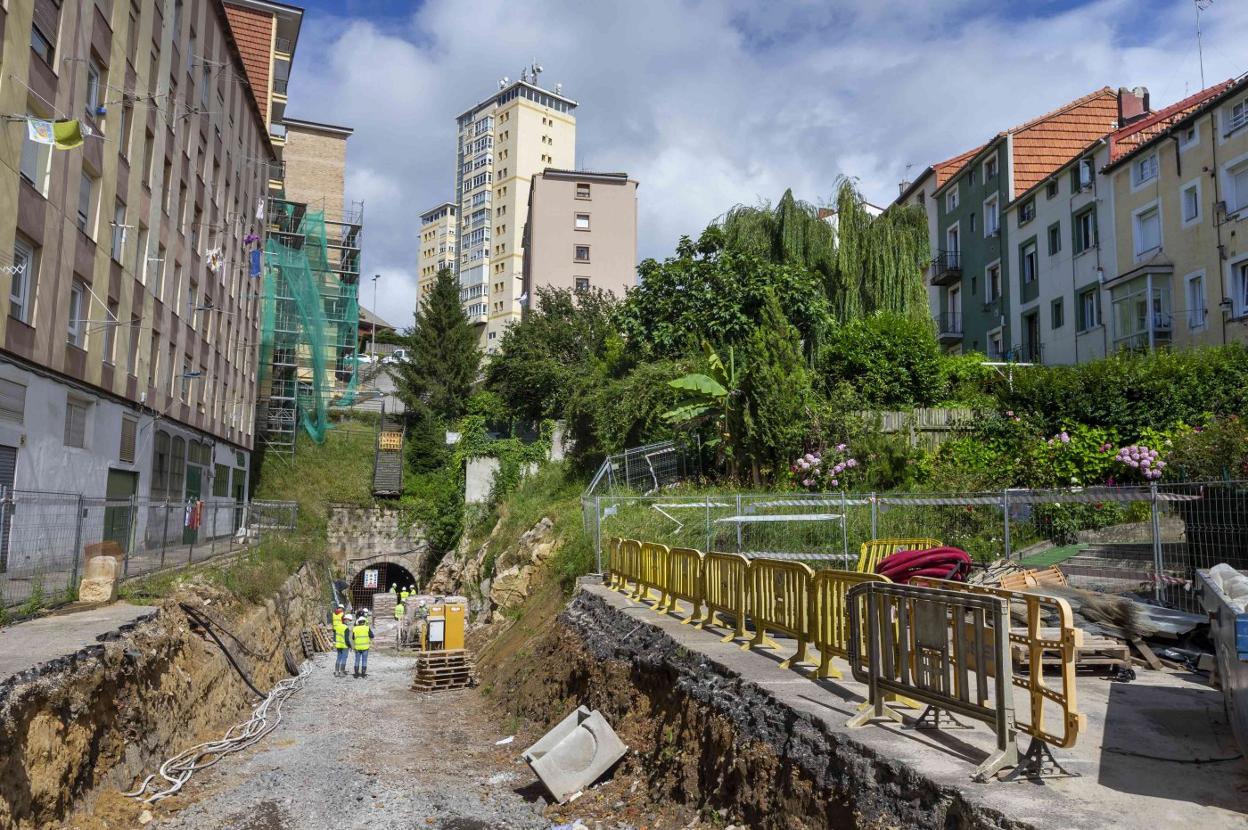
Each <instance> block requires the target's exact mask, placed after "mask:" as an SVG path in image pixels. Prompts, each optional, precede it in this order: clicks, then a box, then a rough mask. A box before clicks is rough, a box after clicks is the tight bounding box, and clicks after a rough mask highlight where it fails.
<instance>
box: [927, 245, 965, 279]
mask: <svg viewBox="0 0 1248 830" xmlns="http://www.w3.org/2000/svg"><path fill="white" fill-rule="evenodd" d="M929 273H930V275H931V277H930V280H931V283H932V285H951V284H953V283H955V282H957V281H958V280H960V279H962V255H961V254H960V253H959V252H958V251H941V252H939V253H938V254H937V255H936V258H935V259H933V260H932V265H931V269H930V271H929Z"/></svg>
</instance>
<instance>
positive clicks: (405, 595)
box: [399, 591, 409, 602]
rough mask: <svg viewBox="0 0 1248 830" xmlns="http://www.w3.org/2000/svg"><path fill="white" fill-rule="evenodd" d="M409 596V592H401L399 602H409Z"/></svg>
mask: <svg viewBox="0 0 1248 830" xmlns="http://www.w3.org/2000/svg"><path fill="white" fill-rule="evenodd" d="M408 596H409V594H408V593H407V591H399V602H407V598H408Z"/></svg>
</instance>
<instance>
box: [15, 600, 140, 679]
mask: <svg viewBox="0 0 1248 830" xmlns="http://www.w3.org/2000/svg"><path fill="white" fill-rule="evenodd" d="M155 611H156V609H155V608H154V607H152V606H148V605H130V604H129V603H126V602H116V603H113V604H112V605H104V606H101V607H99V608H88V609H85V610H82V611H69V612H63V613H60V614H54V615H52V616H47V617H39V618H37V619H33V620H27V621H26V622H21V623H17V624H16V625H10V626H7V627H5V628H0V682H3V681H5V680H7V679H8V678H9V677H11V676H13V675H15V674H18V673H20V672H24V671H26V670H27V669H31V668H34V667H35V666H38V665H39V664H41V663H46V662H48V661H49V660H54V659H56V658H58V657H64V656H66V655H69V654H73V653H74V652H77V651H80V650H81V649H84V648H86V647H87V646H92V645H95V644H96V643H98V642H99V637H100V635H102V634H107V633H109V632H111V631H116V630H117V629H118V628H120V627H121V626H123V625H129V624H130V623H133V622H135V621H136V620H139V619H141V618H143V617H146V616H147V615H149V614H152V613H154V612H155Z"/></svg>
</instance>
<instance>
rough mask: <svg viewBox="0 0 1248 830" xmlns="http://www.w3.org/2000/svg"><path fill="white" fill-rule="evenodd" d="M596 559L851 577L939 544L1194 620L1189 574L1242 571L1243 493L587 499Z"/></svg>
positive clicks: (1211, 489)
mask: <svg viewBox="0 0 1248 830" xmlns="http://www.w3.org/2000/svg"><path fill="white" fill-rule="evenodd" d="M583 506H584V510H585V517H586V528H587V531H588V532H589V534H590V538H591V540H592V541H593V543H594V544H595V547H596V549H597V551H598V556H599V558H598V562H599V570H601V563H602V559H601V555H602V549H603V540H604V539H606V538H609V537H612V536H620V537H627V538H634V539H640V540H644V541H654V542H661V543H663V544H667V545H672V546H680V547H691V548H696V549H699V550H716V551H727V552H737V553H743V554H746V555H751V556H767V557H770V558H781V559H796V560H801V561H806V562H809V563H810V564H811V565H812V566H814V567H824V568H843V567H851V566H852V564H853V563H854V561H855V560H856V559H857V555H858V550H859V547H860V546H861V544H862V543H863V542H865V541H867V540H869V539H879V538H906V539H923V538H927V539H937V540H939V541H940V542H941V543H943V544H946V545H952V546H955V547H959V548H962V549H964V550H966V551H968V552H969V553H971V554H972V555H974V556H975V558H976V559H978V560H980V561H991V560H993V559H997V558H1000V557H1005V558H1008V559H1013V560H1017V561H1020V562H1022V563H1023V564H1024V565H1026V566H1029V567H1043V566H1047V565H1051V564H1056V565H1059V566H1060V567H1061V568H1062V569H1063V571H1065V573H1066V574H1067V576H1068V577H1069V578H1071V581H1072V582H1075V583H1077V584H1080V585H1083V586H1085V587H1089V588H1094V589H1097V590H1105V591H1111V592H1130V591H1145V592H1147V593H1149V594H1151V595H1152V596H1154V597H1155V598H1156V599H1157V600H1160V601H1162V602H1165V603H1167V604H1170V605H1174V606H1177V607H1181V608H1185V609H1189V610H1198V601H1197V598H1196V597H1195V596H1193V595H1192V594H1191V592H1190V586H1191V580H1192V575H1193V573H1194V571H1195V569H1198V568H1208V567H1211V566H1213V565H1215V564H1217V563H1218V562H1227V563H1229V564H1231V565H1233V566H1235V567H1237V568H1242V569H1248V483H1246V482H1208V483H1197V484H1174V485H1169V484H1167V485H1151V486H1140V487H1095V488H1083V489H1078V488H1074V489H1068V490H1016V489H1010V490H1001V491H994V492H981V493H767V494H738V493H720V494H715V493H711V494H699V495H696V496H692V495H676V494H674V493H670V492H669V493H666V494H651V495H645V496H641V495H613V494H592V493H587V494H586V496H585V497H584V499H583Z"/></svg>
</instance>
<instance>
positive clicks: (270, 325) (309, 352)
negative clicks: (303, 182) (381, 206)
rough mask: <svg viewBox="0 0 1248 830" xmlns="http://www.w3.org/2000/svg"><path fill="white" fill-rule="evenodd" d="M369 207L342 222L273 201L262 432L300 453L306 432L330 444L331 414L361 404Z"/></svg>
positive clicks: (271, 445)
mask: <svg viewBox="0 0 1248 830" xmlns="http://www.w3.org/2000/svg"><path fill="white" fill-rule="evenodd" d="M363 213H364V210H363V204H362V203H359V202H355V203H352V205H351V207H350V208H349V209H348V210H345V211H344V212H343V215H342V216H341V217H339V218H337V219H334V218H330V217H327V216H326V215H325V211H324V210H310V209H309V206H308V204H307V203H306V202H297V201H293V200H291V199H287V198H285V194H284V193H282V192H280V191H278V193H277V194H276V195H272V196H270V198H269V201H268V209H267V211H266V216H267V220H268V222H267V226H268V227H267V229H268V234H267V239H266V241H265V245H264V252H265V256H264V273H263V283H264V286H263V290H264V298H263V306H262V317H261V330H260V378H259V387H260V406H259V412H258V415H259V422H260V432H261V434H262V436H263V439H264V442H265V449H266V451H271V452H274V453H277V454H279V455H286V456H290V455H293V454H294V449H295V435H296V433H297V431H298V430H299V428H301V427H302V428H303V429H304V430H305V431H306V432H307V433H308V435H309V436H311V437H312V439H313V440H314V441H316V442H317V443H321V442H322V441H324V440H325V432H326V430H327V429H328V428H329V408H330V407H331V406H350V405H351V404H352V403H353V402H354V400H355V393H356V386H357V382H358V377H357V374H358V368H359V363H358V360H357V357H356V353H357V350H358V345H359V321H360V311H359V282H360V235H361V229H362V227H363Z"/></svg>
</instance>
